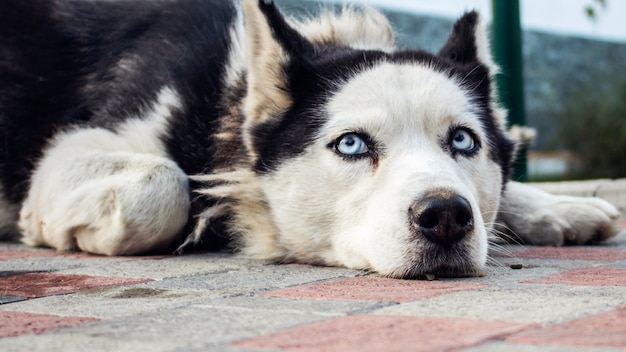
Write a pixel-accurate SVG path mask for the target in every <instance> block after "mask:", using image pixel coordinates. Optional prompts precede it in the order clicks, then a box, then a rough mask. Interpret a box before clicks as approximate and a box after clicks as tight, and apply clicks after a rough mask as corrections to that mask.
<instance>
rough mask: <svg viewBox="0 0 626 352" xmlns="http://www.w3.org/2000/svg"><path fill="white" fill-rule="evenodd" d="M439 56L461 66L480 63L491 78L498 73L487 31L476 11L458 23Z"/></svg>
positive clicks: (464, 16) (467, 14) (463, 17)
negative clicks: (485, 67)
mask: <svg viewBox="0 0 626 352" xmlns="http://www.w3.org/2000/svg"><path fill="white" fill-rule="evenodd" d="M438 55H439V56H441V57H445V58H447V59H449V60H452V61H455V62H458V63H461V64H468V63H471V62H480V63H481V64H483V65H485V66H487V68H488V69H489V73H490V75H491V76H493V75H495V74H496V73H498V66H497V65H496V64H495V62H494V61H493V58H492V56H491V49H490V47H489V36H488V35H487V29H486V28H485V24H484V21H483V19H482V18H481V17H480V15H479V14H478V12H476V11H472V12H468V13H466V14H465V15H463V16H462V17H461V18H460V19H459V20H458V21H456V23H455V24H454V28H453V29H452V33H451V34H450V37H448V40H447V41H446V44H445V45H444V46H443V48H442V49H441V50H440V51H439V54H438Z"/></svg>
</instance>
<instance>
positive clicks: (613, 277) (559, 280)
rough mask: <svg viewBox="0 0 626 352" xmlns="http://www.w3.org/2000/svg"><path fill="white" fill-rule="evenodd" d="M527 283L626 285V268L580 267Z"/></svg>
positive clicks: (527, 282)
mask: <svg viewBox="0 0 626 352" xmlns="http://www.w3.org/2000/svg"><path fill="white" fill-rule="evenodd" d="M523 283H526V284H560V285H571V286H623V287H626V269H622V268H597V267H595V268H580V269H576V270H571V271H566V272H564V273H560V274H555V275H551V276H547V277H544V278H541V279H537V280H528V281H524V282H523Z"/></svg>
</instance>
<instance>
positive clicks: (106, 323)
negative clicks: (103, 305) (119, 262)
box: [0, 304, 329, 352]
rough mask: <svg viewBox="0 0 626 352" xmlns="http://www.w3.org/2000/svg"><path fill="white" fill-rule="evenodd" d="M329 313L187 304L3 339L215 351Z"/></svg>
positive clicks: (13, 344)
mask: <svg viewBox="0 0 626 352" xmlns="http://www.w3.org/2000/svg"><path fill="white" fill-rule="evenodd" d="M326 319H329V317H328V316H324V315H316V314H308V313H306V312H297V311H292V312H286V311H275V310H264V309H259V310H256V309H233V308H232V307H224V308H213V307H209V306H207V305H203V304H188V305H184V306H180V307H177V308H175V309H162V310H156V311H153V312H150V313H144V314H136V315H133V316H129V317H124V318H120V319H110V320H102V321H98V322H95V323H92V324H89V325H86V326H81V327H80V328H74V329H63V330H58V331H53V332H50V333H47V334H45V335H41V336H37V340H36V342H35V341H33V339H32V337H30V336H19V337H15V338H10V339H3V340H0V346H2V350H3V352H4V351H25V350H27V351H29V352H34V351H64V352H66V351H152V352H155V351H213V350H222V349H224V347H223V346H224V344H227V343H230V342H234V341H238V340H242V339H245V338H250V337H254V336H258V335H264V334H268V333H273V332H276V331H281V330H284V329H289V328H292V327H295V326H300V325H305V324H310V323H314V322H318V321H321V320H326Z"/></svg>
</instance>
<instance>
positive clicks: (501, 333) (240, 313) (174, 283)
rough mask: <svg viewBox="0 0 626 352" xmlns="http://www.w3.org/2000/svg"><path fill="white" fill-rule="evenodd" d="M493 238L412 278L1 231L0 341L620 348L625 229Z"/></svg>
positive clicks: (50, 347) (88, 345)
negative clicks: (119, 248) (116, 253)
mask: <svg viewBox="0 0 626 352" xmlns="http://www.w3.org/2000/svg"><path fill="white" fill-rule="evenodd" d="M623 225H624V227H625V228H626V223H623ZM507 249H508V254H506V255H499V256H495V255H494V257H493V259H494V263H491V264H490V265H489V266H488V269H487V271H486V272H485V276H483V277H476V278H465V279H441V280H434V281H415V280H395V279H386V278H381V277H377V276H375V275H371V274H366V273H364V272H360V271H354V270H347V269H341V268H326V267H313V266H306V265H263V264H262V263H258V262H254V261H250V260H247V259H245V258H242V257H239V256H237V255H230V254H225V253H206V254H193V255H183V256H159V257H113V258H107V257H99V256H92V255H87V254H80V253H57V252H55V251H53V250H47V249H29V248H26V247H24V246H21V245H16V244H6V243H4V244H0V301H1V302H2V304H1V305H0V350H1V351H72V350H80V351H85V350H89V351H131V350H132V351H140V350H149V351H210V350H226V351H266V350H271V351H441V350H463V351H483V350H484V351H537V350H543V351H571V350H572V349H574V348H576V349H578V350H582V351H613V350H615V351H624V349H625V348H626V233H624V232H623V233H622V234H621V235H620V236H618V237H617V238H615V239H613V240H612V241H610V242H609V243H607V244H603V245H600V246H583V247H563V248H547V247H522V246H511V247H507Z"/></svg>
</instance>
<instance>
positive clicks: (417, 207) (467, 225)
mask: <svg viewBox="0 0 626 352" xmlns="http://www.w3.org/2000/svg"><path fill="white" fill-rule="evenodd" d="M473 219H474V218H473V216H472V207H471V205H470V203H469V202H468V201H467V199H465V198H463V197H461V196H460V195H458V194H456V193H455V192H452V191H449V190H444V191H441V190H440V191H433V192H429V193H427V194H425V195H424V196H423V197H420V199H419V200H417V201H416V202H415V203H413V205H411V207H409V221H410V223H411V226H412V227H413V229H414V230H415V231H416V233H417V234H418V235H422V236H424V237H426V239H428V240H429V241H430V242H433V243H436V244H439V245H442V246H444V247H446V248H448V247H450V246H452V245H453V244H454V243H456V242H459V241H460V240H461V239H463V238H464V237H465V236H466V235H467V234H468V233H470V232H471V231H472V230H473V229H474V220H473Z"/></svg>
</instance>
